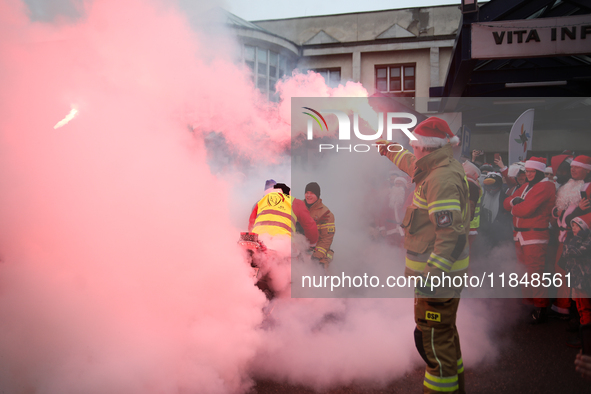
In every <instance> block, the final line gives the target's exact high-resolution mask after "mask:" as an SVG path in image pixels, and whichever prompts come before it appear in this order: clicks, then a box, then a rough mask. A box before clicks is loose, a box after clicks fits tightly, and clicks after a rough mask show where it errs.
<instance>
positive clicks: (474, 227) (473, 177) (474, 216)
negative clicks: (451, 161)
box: [462, 161, 482, 246]
mask: <svg viewBox="0 0 591 394" xmlns="http://www.w3.org/2000/svg"><path fill="white" fill-rule="evenodd" d="M462 167H464V172H465V173H466V177H467V178H468V189H469V193H470V219H471V221H470V234H469V235H468V241H469V242H470V246H472V242H474V238H476V236H477V235H478V228H479V227H480V207H481V205H482V186H480V182H479V181H478V179H479V178H480V170H479V169H478V167H476V166H475V165H474V164H472V163H470V162H469V161H465V162H463V163H462Z"/></svg>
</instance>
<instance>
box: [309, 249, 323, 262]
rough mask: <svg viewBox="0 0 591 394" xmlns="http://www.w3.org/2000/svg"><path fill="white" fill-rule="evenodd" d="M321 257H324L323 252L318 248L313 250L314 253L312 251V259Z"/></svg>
mask: <svg viewBox="0 0 591 394" xmlns="http://www.w3.org/2000/svg"><path fill="white" fill-rule="evenodd" d="M323 257H325V254H324V253H322V252H321V251H319V250H314V253H312V258H313V259H318V260H320V259H321V258H323Z"/></svg>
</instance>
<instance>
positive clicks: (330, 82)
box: [312, 67, 341, 88]
mask: <svg viewBox="0 0 591 394" xmlns="http://www.w3.org/2000/svg"><path fill="white" fill-rule="evenodd" d="M312 71H314V72H317V73H318V74H320V75H322V77H323V78H324V81H325V82H326V85H327V86H329V87H331V88H336V87H337V86H339V84H340V83H341V68H340V67H339V68H317V69H313V70H312Z"/></svg>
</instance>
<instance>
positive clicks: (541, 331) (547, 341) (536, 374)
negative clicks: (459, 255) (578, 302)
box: [249, 299, 591, 394]
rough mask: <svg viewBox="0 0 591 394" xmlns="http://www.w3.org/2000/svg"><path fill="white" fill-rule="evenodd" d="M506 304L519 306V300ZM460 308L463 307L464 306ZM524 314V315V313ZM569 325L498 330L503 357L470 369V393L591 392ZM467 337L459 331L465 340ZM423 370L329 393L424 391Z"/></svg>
mask: <svg viewBox="0 0 591 394" xmlns="http://www.w3.org/2000/svg"><path fill="white" fill-rule="evenodd" d="M501 302H507V303H514V302H515V300H510V299H508V300H502V301H501ZM460 308H461V306H460ZM524 316H525V314H524ZM567 325H568V322H566V321H561V320H555V319H549V320H548V321H547V322H546V323H544V324H540V325H530V324H528V323H527V322H526V321H518V322H516V323H515V324H512V325H509V326H508V327H507V329H506V330H505V331H503V332H499V333H498V335H497V337H498V345H499V347H500V354H499V356H498V357H497V358H496V359H495V360H494V362H489V363H481V364H478V365H477V366H475V367H470V365H465V381H466V392H467V393H470V394H480V393H482V394H490V393H511V394H512V393H535V394H545V393H548V394H559V393H569V394H579V393H581V394H583V393H591V381H587V380H584V379H583V378H582V377H581V376H580V375H578V374H577V373H576V372H575V367H574V360H575V355H576V354H577V353H578V352H579V350H578V349H573V348H570V347H568V346H566V340H567V338H568V336H569V335H572V334H570V333H568V332H566V328H567ZM461 336H462V333H461V331H460V338H461ZM423 377H424V369H422V368H417V369H416V370H414V371H412V372H411V373H408V374H406V375H405V376H403V377H399V378H397V379H395V380H393V381H392V382H390V383H389V384H388V385H387V386H386V387H370V386H367V385H366V386H363V385H360V386H358V385H350V386H346V387H334V388H331V389H329V390H327V391H323V393H325V394H385V393H389V394H391V393H417V394H418V393H422V392H423V391H422V387H423ZM271 393H281V394H314V393H316V391H314V390H311V389H309V388H306V387H303V386H294V385H290V384H287V383H285V382H275V381H256V382H255V386H254V387H253V388H252V390H251V392H250V393H249V394H271Z"/></svg>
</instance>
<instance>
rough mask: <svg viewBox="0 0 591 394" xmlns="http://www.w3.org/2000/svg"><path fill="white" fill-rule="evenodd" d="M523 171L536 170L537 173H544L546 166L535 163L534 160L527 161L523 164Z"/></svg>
mask: <svg viewBox="0 0 591 394" xmlns="http://www.w3.org/2000/svg"><path fill="white" fill-rule="evenodd" d="M525 169H526V170H529V169H531V170H538V171H542V172H544V170H545V169H546V165H545V164H544V163H541V162H539V161H535V160H528V161H526V162H525Z"/></svg>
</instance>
